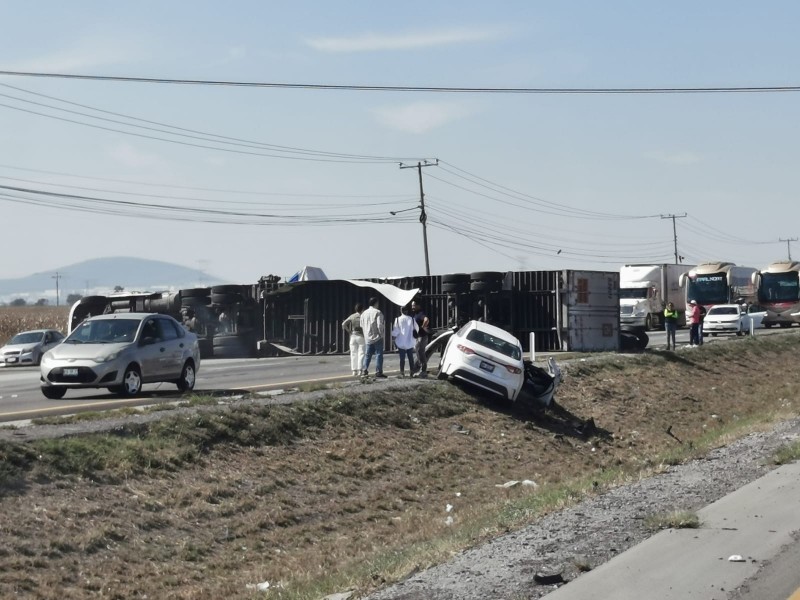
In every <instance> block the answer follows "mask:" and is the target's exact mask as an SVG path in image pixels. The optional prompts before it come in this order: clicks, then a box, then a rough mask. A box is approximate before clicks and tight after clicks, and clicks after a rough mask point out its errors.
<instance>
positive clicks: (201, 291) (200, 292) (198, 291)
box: [181, 288, 211, 298]
mask: <svg viewBox="0 0 800 600" xmlns="http://www.w3.org/2000/svg"><path fill="white" fill-rule="evenodd" d="M210 295H211V288H189V289H188V290H181V298H208V297H209V296H210Z"/></svg>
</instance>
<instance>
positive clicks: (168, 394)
mask: <svg viewBox="0 0 800 600" xmlns="http://www.w3.org/2000/svg"><path fill="white" fill-rule="evenodd" d="M777 331H778V330H769V331H767V330H765V329H760V330H758V331H757V334H758V335H763V334H766V333H771V332H777ZM648 335H649V337H650V342H649V344H648V348H651V349H663V348H664V347H665V346H666V334H665V333H664V332H663V331H651V332H649V334H648ZM730 337H731V336H720V337H719V338H707V341H711V340H714V341H717V340H723V339H726V338H730ZM676 339H677V342H678V345H679V346H681V345H683V346H685V345H688V343H689V330H688V329H679V330H678V332H677V335H676ZM542 356H543V354H537V356H536V357H535V358H536V359H537V360H541V359H542ZM554 356H555V357H556V360H557V361H558V360H559V353H554ZM437 357H438V354H435V355H434V361H435V360H437ZM385 360H386V367H385V370H386V372H387V373H388V374H390V375H391V374H392V373H393V372H396V371H397V369H398V364H399V363H398V357H397V354H393V353H390V354H386V359H385ZM352 379H353V378H352V377H351V375H350V357H349V356H348V355H335V354H331V355H327V354H320V355H314V356H289V357H279V358H253V359H205V360H203V361H202V362H201V364H200V369H199V371H198V373H197V382H196V384H195V392H196V393H201V394H202V393H209V394H222V393H232V394H235V393H239V392H242V391H245V390H250V391H266V390H277V389H288V388H294V387H297V386H299V385H303V384H305V385H309V384H312V385H313V384H315V383H324V382H335V381H348V380H352ZM180 398H181V394H179V393H178V391H177V388H176V387H175V385H173V384H169V383H156V384H146V385H145V386H144V387H143V390H142V394H141V395H140V396H137V397H136V398H119V397H117V396H116V395H114V394H111V393H110V392H108V391H107V390H106V389H104V388H101V389H97V390H93V389H83V390H70V391H68V392H67V395H66V396H65V397H64V398H62V399H61V400H48V399H46V398H45V397H44V396H42V393H41V391H40V390H39V368H38V367H3V368H0V423H4V422H9V421H19V420H25V419H32V418H36V417H46V416H56V415H66V414H73V413H78V412H87V411H102V410H111V409H115V408H121V407H125V406H144V405H147V404H153V403H159V402H175V401H178V400H180Z"/></svg>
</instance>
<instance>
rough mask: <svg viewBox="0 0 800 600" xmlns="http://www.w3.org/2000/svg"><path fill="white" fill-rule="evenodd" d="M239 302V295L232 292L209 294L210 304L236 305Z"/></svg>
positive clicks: (240, 297) (240, 299)
mask: <svg viewBox="0 0 800 600" xmlns="http://www.w3.org/2000/svg"><path fill="white" fill-rule="evenodd" d="M241 301H242V295H241V294H236V293H232V292H224V293H223V292H213V293H212V294H211V304H238V303H239V302H241Z"/></svg>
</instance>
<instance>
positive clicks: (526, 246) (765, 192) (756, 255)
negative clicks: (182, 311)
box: [0, 0, 800, 285]
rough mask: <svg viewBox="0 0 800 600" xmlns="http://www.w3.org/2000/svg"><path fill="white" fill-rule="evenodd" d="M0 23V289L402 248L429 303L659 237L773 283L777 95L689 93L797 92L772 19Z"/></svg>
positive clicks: (645, 259)
mask: <svg viewBox="0 0 800 600" xmlns="http://www.w3.org/2000/svg"><path fill="white" fill-rule="evenodd" d="M0 20H1V21H2V22H3V24H4V27H3V36H2V37H0V71H2V72H3V73H4V74H0V216H1V217H2V226H1V227H0V232H2V233H0V240H2V246H3V249H4V252H3V260H2V261H0V279H5V278H14V277H23V276H27V275H30V274H32V273H36V272H45V271H48V270H56V269H59V268H62V267H64V266H66V265H69V264H73V263H76V262H80V261H83V260H87V259H92V258H99V257H106V256H135V257H142V258H148V259H155V260H164V261H168V262H174V263H177V264H180V265H184V266H187V267H190V268H196V269H198V271H204V272H206V273H210V274H213V275H214V276H216V277H219V278H221V279H223V280H226V281H232V282H237V283H251V282H255V281H257V280H258V278H259V277H261V276H262V275H268V274H274V275H279V276H281V277H283V278H284V279H285V278H287V277H289V276H290V275H291V274H293V273H294V272H296V271H298V270H299V269H301V268H302V267H303V266H307V265H308V266H315V267H319V268H321V269H323V270H324V271H325V272H326V273H327V275H328V277H329V278H362V277H364V278H366V277H383V276H387V277H388V276H400V275H424V274H425V273H426V256H425V240H426V239H427V248H428V253H427V256H428V260H427V266H428V267H429V269H430V272H431V274H434V275H435V274H444V273H459V272H474V271H486V270H493V271H508V270H552V269H575V270H599V271H617V270H619V268H620V266H621V265H623V264H630V263H660V262H674V260H675V254H676V241H675V237H674V233H675V234H676V235H677V254H678V255H679V256H680V257H681V259H680V260H681V261H682V262H684V263H687V264H696V263H699V262H705V261H710V260H725V261H731V262H734V263H737V264H740V265H745V266H752V267H757V268H762V267H765V266H766V265H768V264H769V263H771V262H773V261H778V260H785V259H787V258H788V256H789V254H790V253H791V255H792V257H793V258H795V259H796V258H800V242H798V241H797V238H798V237H800V225H799V223H800V203H799V202H798V201H797V199H796V198H795V197H794V194H795V193H796V191H797V189H798V177H800V170H798V169H797V167H796V165H797V163H798V141H797V140H798V139H800V136H799V135H798V129H800V118H798V117H800V102H798V100H800V91H796V90H788V91H779V92H767V91H759V90H757V91H749V92H740V91H736V92H725V93H723V92H716V93H709V92H698V91H696V90H700V89H708V88H733V89H741V88H782V87H793V86H800V75H798V64H800V36H797V35H796V25H797V23H798V22H800V3H797V2H794V1H789V0H787V1H781V0H777V1H773V2H770V3H763V4H762V3H753V2H745V1H743V0H741V1H739V0H734V1H722V0H718V1H713V0H712V1H709V2H702V3H700V2H696V1H691V2H690V1H681V0H678V1H675V2H669V3H654V2H635V1H628V2H623V1H612V2H602V3H601V2H595V1H589V0H586V1H570V0H563V1H558V2H555V1H552V2H537V1H533V0H522V1H515V0H511V1H506V2H499V3H488V2H485V1H482V2H477V1H471V0H468V1H462V2H459V3H457V4H455V3H452V2H430V1H427V2H418V1H416V0H409V1H406V2H403V3H401V4H398V3H388V2H375V1H374V0H371V1H349V2H335V3H334V2H323V1H318V2H310V1H303V0H298V1H295V2H281V3H278V2H267V1H244V0H243V1H238V2H227V3H220V2H212V1H207V0H199V1H198V0H193V1H191V2H189V1H188V0H181V1H177V0H176V1H174V2H163V1H160V0H159V1H156V0H143V1H138V2H126V3H122V2H106V1H80V0H76V1H75V2H68V3H65V2H56V1H54V0H41V1H38V2H3V3H0ZM11 73H16V74H11ZM20 73H25V75H20ZM42 75H44V76H42ZM56 75H58V76H56ZM64 76H69V77H64ZM75 76H89V77H88V78H84V77H75ZM132 79H133V80H132ZM137 79H138V80H139V81H136V80H137ZM142 80H146V81H142ZM368 88H371V89H368ZM402 88H405V89H402ZM409 88H413V89H409ZM443 88H448V89H456V90H459V91H450V92H447V91H443ZM611 89H613V90H627V92H626V93H607V90H611ZM541 90H561V91H560V92H551V93H541ZM577 90H592V91H593V93H575V92H576V91H577ZM604 90H605V91H606V92H604ZM642 90H692V91H684V92H680V91H677V92H676V91H673V92H671V93H641V92H642ZM599 92H602V93H599ZM417 165H425V166H422V167H419V168H418V167H417ZM401 167H403V168H401ZM420 174H421V176H422V189H423V193H424V196H423V198H424V205H425V215H426V223H425V226H424V227H423V224H422V223H421V221H420V217H421V213H422V211H421V199H420V180H419V176H420ZM393 213H395V214H393ZM670 215H675V218H674V219H673V218H670ZM673 227H674V230H673ZM781 240H783V241H781ZM68 283H69V282H68V281H65V285H67V284H68Z"/></svg>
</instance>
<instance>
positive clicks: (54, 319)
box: [0, 306, 69, 346]
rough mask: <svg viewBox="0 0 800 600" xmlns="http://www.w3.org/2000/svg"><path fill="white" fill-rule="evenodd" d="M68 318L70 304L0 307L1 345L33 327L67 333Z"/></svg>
mask: <svg viewBox="0 0 800 600" xmlns="http://www.w3.org/2000/svg"><path fill="white" fill-rule="evenodd" d="M68 318H69V307H68V306H19V307H17V306H4V307H2V308H0V346H1V345H3V344H5V343H6V342H8V340H10V339H11V338H12V337H13V336H15V335H16V334H18V333H19V332H20V331H29V330H31V329H57V330H59V331H60V332H61V333H63V334H65V335H66V333H67V319H68Z"/></svg>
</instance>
